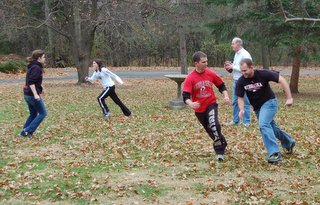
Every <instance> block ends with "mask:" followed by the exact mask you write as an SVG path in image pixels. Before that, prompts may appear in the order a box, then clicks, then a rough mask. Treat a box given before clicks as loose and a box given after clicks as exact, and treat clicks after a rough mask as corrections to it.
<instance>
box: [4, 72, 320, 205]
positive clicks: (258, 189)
mask: <svg viewBox="0 0 320 205" xmlns="http://www.w3.org/2000/svg"><path fill="white" fill-rule="evenodd" d="M225 80H226V84H227V87H228V88H229V90H230V88H231V83H232V82H231V78H230V77H228V78H225ZM124 81H125V83H126V84H125V85H119V86H117V87H116V91H117V93H118V95H119V97H120V99H122V100H123V102H124V103H125V104H126V105H127V106H128V108H130V109H131V110H132V111H133V117H130V118H126V117H124V116H123V115H122V113H121V110H120V109H119V107H117V106H116V105H115V104H114V103H113V102H111V101H110V99H108V100H107V104H108V105H109V107H110V110H111V112H112V117H111V118H110V119H108V120H105V119H103V118H102V114H101V110H100V108H99V106H98V102H97V100H96V97H97V96H98V95H99V93H100V92H101V87H100V85H99V84H97V83H96V84H94V85H81V86H79V85H75V84H74V82H68V81H56V82H54V81H50V82H45V83H44V84H45V86H46V89H47V93H48V94H47V96H46V98H45V103H46V106H47V110H48V116H47V118H46V119H45V121H44V122H43V123H42V124H41V126H40V127H39V129H38V130H37V132H36V133H35V134H34V137H33V138H32V139H24V138H21V137H18V133H19V131H20V130H21V129H22V126H23V123H24V122H25V120H26V118H27V115H28V110H27V106H26V103H25V102H24V100H23V96H22V84H10V85H4V84H0V94H1V100H0V103H1V107H0V113H1V115H0V126H1V127H0V128H1V129H0V135H1V138H0V156H1V157H0V204H107V205H108V204H188V205H191V204H317V203H320V172H319V169H320V150H319V148H320V138H319V136H320V114H319V113H320V112H319V109H320V86H319V84H320V76H301V78H300V84H299V87H300V94H297V95H294V106H293V107H291V108H286V107H285V106H284V103H285V98H284V93H282V91H281V89H280V86H277V85H276V84H273V86H272V87H273V88H274V90H275V92H276V94H277V96H278V98H279V112H278V114H277V116H276V121H277V122H278V124H279V125H280V127H281V128H283V129H284V130H285V131H287V132H288V133H290V134H291V135H292V136H293V137H294V139H295V140H296V142H297V146H296V147H295V152H294V154H293V155H291V156H290V155H286V154H285V152H283V153H284V154H283V157H284V161H283V162H282V163H280V164H279V165H270V164H268V163H267V161H266V159H267V154H266V150H265V148H264V146H263V143H262V139H261V135H260V132H259V129H258V128H257V122H256V119H255V116H253V124H252V125H251V127H248V128H246V127H242V126H235V127H230V126H226V125H224V126H222V132H223V134H224V135H225V137H226V139H227V140H228V148H227V153H226V161H225V162H223V163H218V162H216V160H215V156H214V154H213V152H212V142H211V140H210V138H209V137H208V136H207V134H206V133H205V132H204V130H203V128H202V127H201V125H200V123H198V122H197V120H196V117H195V116H194V113H193V111H192V110H191V109H184V110H180V111H172V110H169V109H168V107H167V104H168V100H169V99H171V98H174V97H175V96H176V85H175V83H174V82H173V81H170V80H169V79H161V80H160V79H159V80H153V79H146V80H127V79H124ZM216 94H217V96H218V97H219V102H221V103H220V105H219V106H220V107H219V119H220V123H221V124H226V123H228V122H229V121H230V119H231V109H232V107H231V105H224V104H223V103H222V99H221V95H220V93H216ZM229 95H231V92H229Z"/></svg>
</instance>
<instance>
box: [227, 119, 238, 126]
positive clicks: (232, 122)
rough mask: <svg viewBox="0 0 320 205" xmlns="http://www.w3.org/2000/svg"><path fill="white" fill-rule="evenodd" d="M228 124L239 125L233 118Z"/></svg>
mask: <svg viewBox="0 0 320 205" xmlns="http://www.w3.org/2000/svg"><path fill="white" fill-rule="evenodd" d="M228 125H229V126H235V125H239V123H238V122H234V121H233V120H232V121H231V122H229V124H228Z"/></svg>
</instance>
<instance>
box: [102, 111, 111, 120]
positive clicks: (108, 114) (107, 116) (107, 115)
mask: <svg viewBox="0 0 320 205" xmlns="http://www.w3.org/2000/svg"><path fill="white" fill-rule="evenodd" d="M109 117H111V113H110V112H107V113H106V114H104V115H103V118H104V119H108V118H109Z"/></svg>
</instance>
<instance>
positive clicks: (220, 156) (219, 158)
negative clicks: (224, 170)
mask: <svg viewBox="0 0 320 205" xmlns="http://www.w3.org/2000/svg"><path fill="white" fill-rule="evenodd" d="M216 158H217V160H218V161H219V162H223V161H224V155H223V154H217V157H216Z"/></svg>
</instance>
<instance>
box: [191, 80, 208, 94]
mask: <svg viewBox="0 0 320 205" xmlns="http://www.w3.org/2000/svg"><path fill="white" fill-rule="evenodd" d="M207 87H208V88H207ZM211 87H212V82H210V81H209V80H203V81H200V82H198V83H197V84H195V86H194V89H195V90H200V92H199V93H197V94H196V96H197V98H206V97H210V96H211V92H210V89H209V88H211Z"/></svg>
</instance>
